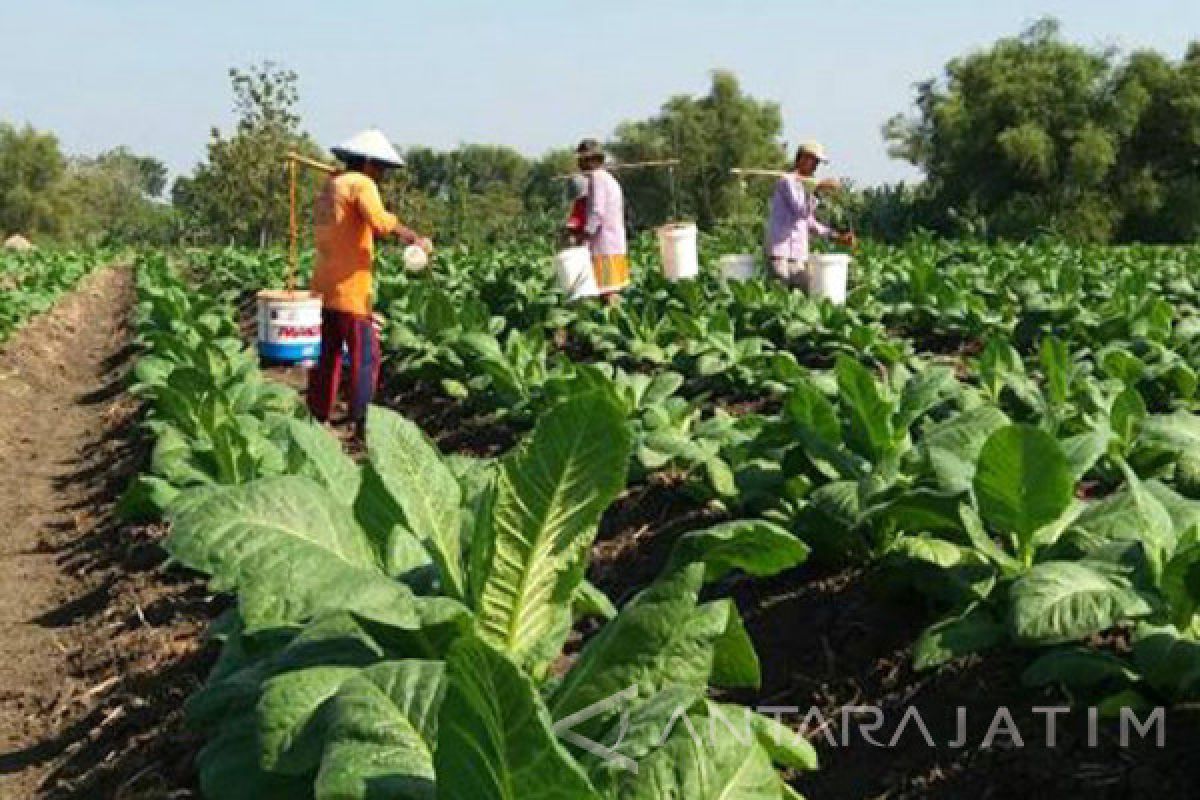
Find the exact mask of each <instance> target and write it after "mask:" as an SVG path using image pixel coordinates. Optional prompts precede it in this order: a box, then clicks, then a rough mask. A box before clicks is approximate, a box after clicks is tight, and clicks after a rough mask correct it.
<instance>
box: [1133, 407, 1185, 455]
mask: <svg viewBox="0 0 1200 800" xmlns="http://www.w3.org/2000/svg"><path fill="white" fill-rule="evenodd" d="M1138 438H1139V442H1140V444H1141V445H1143V446H1146V447H1152V448H1158V449H1161V450H1166V451H1168V452H1172V453H1178V454H1183V453H1188V452H1196V451H1198V450H1200V418H1198V417H1197V416H1196V415H1195V414H1192V413H1191V412H1188V411H1177V412H1175V413H1174V414H1151V415H1150V416H1148V417H1146V418H1145V419H1144V420H1142V423H1141V433H1140V436H1139V437H1138Z"/></svg>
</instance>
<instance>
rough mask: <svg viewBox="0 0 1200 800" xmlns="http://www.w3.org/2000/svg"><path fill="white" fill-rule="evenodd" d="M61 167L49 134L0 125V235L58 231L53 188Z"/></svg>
mask: <svg viewBox="0 0 1200 800" xmlns="http://www.w3.org/2000/svg"><path fill="white" fill-rule="evenodd" d="M65 168H66V159H65V158H64V156H63V154H62V151H61V150H60V149H59V146H58V139H56V138H55V137H54V135H53V134H50V133H40V132H38V131H36V130H34V129H33V128H32V127H31V126H29V125H26V126H25V127H23V128H16V127H13V126H12V125H9V124H8V123H4V122H0V234H7V233H22V234H25V235H26V236H35V235H38V234H50V235H53V234H55V233H57V232H58V230H59V229H60V228H61V226H62V211H63V209H62V207H61V203H60V200H61V198H60V197H59V196H58V194H57V193H56V192H55V191H54V189H55V187H56V186H57V184H58V182H59V180H60V178H61V177H62V175H63V171H64V169H65Z"/></svg>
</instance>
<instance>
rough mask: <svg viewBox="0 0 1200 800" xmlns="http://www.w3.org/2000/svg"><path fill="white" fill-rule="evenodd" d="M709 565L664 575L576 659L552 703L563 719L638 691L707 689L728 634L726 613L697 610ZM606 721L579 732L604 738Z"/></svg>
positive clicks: (648, 695)
mask: <svg viewBox="0 0 1200 800" xmlns="http://www.w3.org/2000/svg"><path fill="white" fill-rule="evenodd" d="M703 579H704V567H703V565H701V564H691V565H688V566H685V567H683V568H681V569H678V570H676V571H674V572H670V573H665V574H664V577H661V578H659V579H658V580H657V581H655V582H654V583H652V584H651V585H650V586H649V587H647V588H646V589H643V590H642V591H641V592H639V593H638V594H637V595H636V596H635V597H634V598H633V599H632V600H631V601H629V602H628V603H627V604H626V605H625V607H624V608H622V609H621V611H620V613H619V614H617V618H616V619H615V620H613V621H612V622H610V623H609V624H608V625H605V626H604V627H603V628H602V629H601V630H600V632H599V633H598V634H596V635H595V636H594V637H593V638H592V639H591V640H590V641H588V643H587V644H586V645H584V648H583V651H582V652H581V653H580V654H579V658H578V660H577V661H576V663H575V666H574V667H573V668H572V669H571V671H570V672H568V673H567V675H566V677H564V678H563V680H562V682H561V683H560V684H559V686H558V688H557V689H556V690H555V692H554V694H553V695H552V696H551V698H550V710H551V712H552V714H553V715H554V718H555V719H556V720H562V719H564V718H566V717H569V716H571V715H572V714H574V713H576V712H578V711H581V710H583V709H586V708H588V707H590V706H592V705H594V704H596V703H600V702H602V701H604V700H606V699H608V698H611V697H614V696H616V695H617V694H619V693H620V692H622V691H625V690H627V689H629V687H631V686H632V687H635V689H636V697H638V698H641V699H643V700H644V699H647V698H651V697H653V696H654V695H656V694H658V693H659V692H661V691H662V690H663V689H664V688H666V687H667V686H679V687H685V688H689V689H691V690H694V691H697V692H699V691H703V690H704V689H705V688H706V687H707V686H708V681H709V678H710V676H711V675H712V670H713V658H714V642H715V641H716V640H717V639H719V638H720V637H722V636H724V635H725V632H726V630H727V628H728V614H727V613H722V612H721V609H713V608H709V609H701V608H700V607H699V605H698V598H699V593H700V588H701V586H702V585H703ZM604 721H605V720H604V719H602V718H599V717H597V719H596V721H595V722H592V723H590V724H587V725H581V726H576V730H579V731H581V732H583V733H584V734H585V735H587V734H589V733H590V734H592V735H593V739H594V736H595V735H598V734H599V729H600V728H601V727H602V723H603V722H604Z"/></svg>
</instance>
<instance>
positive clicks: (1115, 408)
mask: <svg viewBox="0 0 1200 800" xmlns="http://www.w3.org/2000/svg"><path fill="white" fill-rule="evenodd" d="M1146 416H1147V411H1146V402H1145V401H1144V400H1142V396H1141V394H1139V393H1138V390H1137V389H1136V388H1134V387H1133V386H1129V387H1126V389H1125V391H1123V392H1121V393H1120V394H1119V395H1117V398H1116V400H1114V401H1113V405H1112V411H1111V412H1110V413H1109V423H1110V424H1111V426H1112V429H1113V432H1114V433H1116V434H1117V437H1118V438H1119V439H1120V440H1121V441H1122V442H1123V443H1124V444H1126V445H1127V446H1128V445H1131V444H1133V440H1134V438H1135V437H1136V436H1137V431H1138V427H1139V426H1140V425H1141V423H1142V420H1144V419H1145V418H1146Z"/></svg>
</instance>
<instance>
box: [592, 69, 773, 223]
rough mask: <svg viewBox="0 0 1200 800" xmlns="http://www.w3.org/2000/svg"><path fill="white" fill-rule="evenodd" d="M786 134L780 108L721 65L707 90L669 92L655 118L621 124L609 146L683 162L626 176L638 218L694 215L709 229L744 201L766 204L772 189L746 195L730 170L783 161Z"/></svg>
mask: <svg viewBox="0 0 1200 800" xmlns="http://www.w3.org/2000/svg"><path fill="white" fill-rule="evenodd" d="M782 131H783V116H782V113H781V112H780V109H779V105H778V104H776V103H770V102H761V101H758V100H755V99H754V98H753V97H750V96H749V95H747V94H745V93H744V92H743V91H742V89H741V86H740V85H739V84H738V80H737V78H736V77H735V76H734V75H733V73H731V72H727V71H723V70H718V71H716V72H714V73H713V75H712V86H711V88H710V89H709V92H708V94H707V95H705V96H703V97H691V96H688V95H678V96H676V97H672V98H671V99H670V100H668V101H667V102H666V103H665V104H664V105H663V107H662V110H661V111H660V112H659V114H658V115H656V116H654V117H651V118H650V119H646V120H640V121H636V122H626V123H623V124H621V125H620V126H619V127H618V128H617V132H616V140H615V141H614V142H613V143H612V145H611V149H612V151H613V153H614V154H615V155H616V156H617V158H618V159H619V160H621V161H625V162H634V161H655V160H664V159H670V158H679V159H681V160H682V162H683V163H681V164H680V165H678V166H677V167H674V168H673V169H670V170H667V169H654V170H636V171H634V170H631V171H628V172H623V173H621V176H620V180H621V183H622V185H623V186H624V188H625V192H626V196H627V197H628V199H629V205H630V207H631V211H632V214H633V218H634V221H635V222H636V223H638V224H640V225H658V224H661V223H663V222H666V221H668V220H672V219H676V218H680V217H691V218H694V219H695V220H696V222H697V223H698V224H699V225H701V226H702V227H705V228H708V227H711V226H712V225H714V224H715V223H716V222H717V221H718V220H719V219H721V218H723V217H726V216H729V215H730V214H732V213H733V212H734V211H735V210H737V208H738V207H739V205H740V204H744V203H751V204H753V205H754V206H755V207H759V206H761V204H762V202H763V201H764V198H765V194H766V192H768V191H769V190H770V186H764V185H762V184H761V183H756V184H752V185H751V186H750V187H747V188H748V194H747V193H743V191H742V187H741V185H740V183H739V181H738V180H737V179H736V177H735V176H734V175H732V174H731V173H730V170H731V169H732V168H734V167H739V166H743V167H744V166H752V167H779V166H781V165H782V164H783V163H785V154H784V152H783V149H782V143H781V141H780V139H779V136H780V134H781V133H782Z"/></svg>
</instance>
